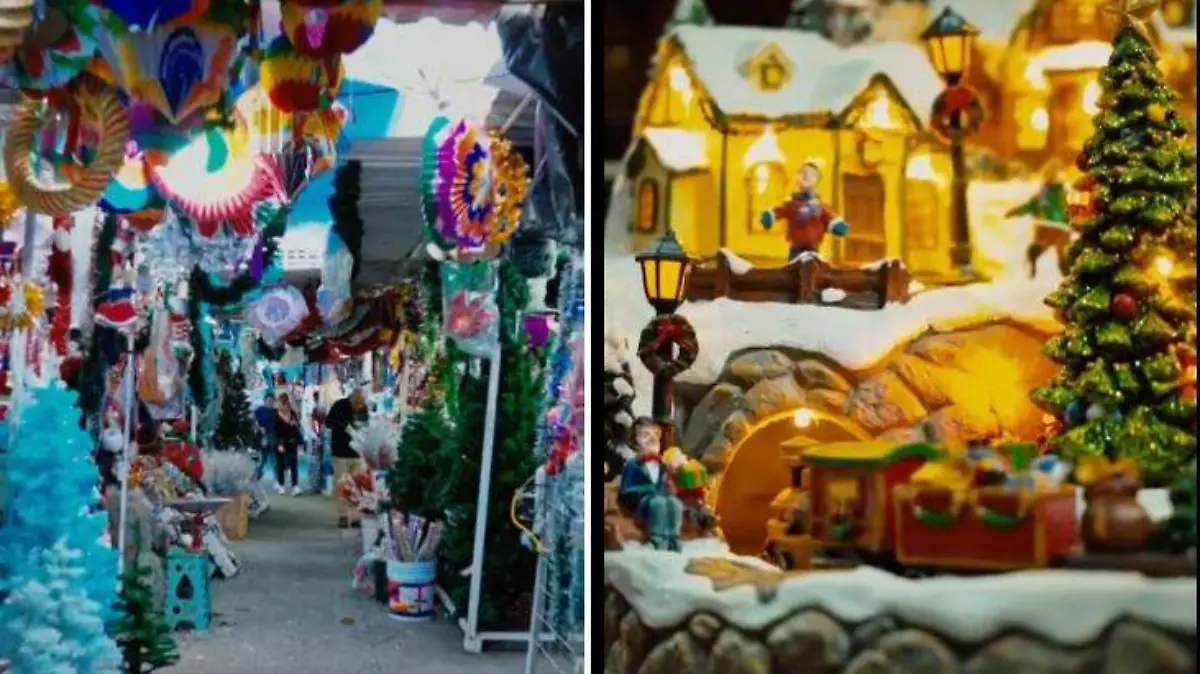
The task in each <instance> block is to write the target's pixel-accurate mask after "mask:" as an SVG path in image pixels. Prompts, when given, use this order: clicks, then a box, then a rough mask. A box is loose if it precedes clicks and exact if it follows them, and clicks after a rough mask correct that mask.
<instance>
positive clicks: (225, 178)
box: [146, 127, 284, 238]
mask: <svg viewBox="0 0 1200 674" xmlns="http://www.w3.org/2000/svg"><path fill="white" fill-rule="evenodd" d="M146 160H147V163H148V165H149V170H148V173H149V176H150V181H151V183H153V185H154V187H155V188H156V189H157V190H158V193H159V194H161V195H162V196H163V197H165V198H166V199H168V200H169V201H170V202H171V204H172V205H173V206H175V208H177V209H179V211H180V212H181V213H182V214H184V215H186V216H187V217H188V218H189V219H190V220H191V221H192V222H193V224H194V225H195V227H196V231H197V233H198V234H199V235H200V236H201V237H204V238H213V237H215V236H216V235H217V234H218V233H219V232H220V228H221V224H222V223H227V224H228V225H229V227H230V229H231V230H232V231H233V233H234V234H235V235H236V236H249V235H252V234H254V233H255V226H254V206H255V204H257V203H259V202H261V201H264V200H267V199H271V198H283V196H284V189H283V186H282V185H280V183H279V168H278V165H277V164H276V163H275V159H274V157H271V156H267V155H255V154H253V153H252V152H251V149H250V144H249V141H248V136H247V133H246V130H245V128H244V127H239V128H235V129H234V130H232V131H227V130H224V129H220V128H215V127H214V128H207V129H201V130H199V131H198V132H197V133H195V134H194V135H193V136H192V137H191V140H190V142H188V143H187V145H185V146H184V147H183V148H181V149H179V150H176V151H175V152H173V153H171V154H169V155H168V154H167V153H165V152H163V151H161V150H157V149H152V150H147V152H146Z"/></svg>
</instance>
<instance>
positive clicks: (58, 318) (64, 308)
mask: <svg viewBox="0 0 1200 674" xmlns="http://www.w3.org/2000/svg"><path fill="white" fill-rule="evenodd" d="M53 222H54V232H55V233H58V232H66V233H68V234H69V233H70V231H71V224H72V221H71V216H69V215H68V216H60V217H56V218H54V220H53ZM47 275H48V276H49V277H50V280H51V281H52V282H53V283H54V285H55V287H56V288H57V292H56V293H55V296H54V322H53V323H51V324H50V344H51V345H52V346H53V347H54V351H55V353H57V354H58V355H59V356H60V357H62V356H65V355H67V334H68V333H69V332H70V331H71V284H72V283H71V282H72V276H73V274H72V271H71V250H70V249H69V248H68V249H67V250H59V249H58V248H57V247H56V246H54V243H53V241H52V242H51V250H50V260H49V266H48V269H47Z"/></svg>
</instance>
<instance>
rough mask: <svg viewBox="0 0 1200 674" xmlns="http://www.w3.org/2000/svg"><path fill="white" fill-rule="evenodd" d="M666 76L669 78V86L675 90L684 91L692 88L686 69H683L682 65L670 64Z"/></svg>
mask: <svg viewBox="0 0 1200 674" xmlns="http://www.w3.org/2000/svg"><path fill="white" fill-rule="evenodd" d="M667 77H669V78H670V80H671V88H672V89H674V90H675V91H678V92H680V93H683V92H684V91H688V90H690V89H691V88H692V86H691V84H690V83H689V82H688V75H687V71H686V70H684V69H683V67H682V66H672V67H671V70H670V71H669V72H668V73H667Z"/></svg>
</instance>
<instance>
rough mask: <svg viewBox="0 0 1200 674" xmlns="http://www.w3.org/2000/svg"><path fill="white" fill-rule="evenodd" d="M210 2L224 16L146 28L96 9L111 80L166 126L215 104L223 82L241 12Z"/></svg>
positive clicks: (234, 6)
mask: <svg viewBox="0 0 1200 674" xmlns="http://www.w3.org/2000/svg"><path fill="white" fill-rule="evenodd" d="M197 4H198V5H199V4H204V5H208V3H207V2H204V3H197ZM215 4H216V6H219V8H220V9H221V10H222V14H226V15H227V16H221V17H220V20H213V19H206V20H203V21H197V22H194V23H188V24H185V25H179V24H171V23H167V24H164V23H158V24H156V25H155V27H154V28H152V29H150V30H148V31H144V30H135V29H134V27H131V26H128V25H126V24H124V23H122V21H121V20H120V19H119V18H117V17H116V15H114V14H113V13H112V12H109V11H103V10H99V11H98V19H99V21H100V23H101V25H102V26H104V29H103V30H101V31H100V33H99V42H98V47H99V50H100V55H101V57H102V59H103V61H104V62H105V63H106V64H107V66H108V68H109V72H110V73H111V76H112V79H113V81H114V83H115V84H116V85H117V86H119V87H120V88H121V89H122V90H123V91H124V92H125V94H126V95H127V96H129V98H130V99H132V100H133V101H140V102H143V103H146V104H148V105H149V106H150V107H152V108H153V109H154V110H155V111H156V112H158V113H159V114H161V115H162V116H163V117H164V118H166V120H167V121H168V122H169V123H170V124H171V125H179V124H180V123H182V122H183V121H185V120H187V119H188V118H189V117H192V116H193V115H195V114H196V113H199V112H201V111H203V110H204V109H206V108H209V107H212V106H214V105H216V104H217V103H218V102H219V101H220V100H221V97H222V95H223V94H224V91H225V88H226V87H227V86H228V79H229V77H228V73H229V72H230V65H231V63H232V62H233V57H234V53H235V51H236V47H237V43H238V37H239V33H240V31H241V30H242V27H243V26H244V24H245V19H246V16H243V14H244V5H242V4H241V3H233V2H220V1H218V2H217V3H215ZM239 7H240V8H242V9H241V10H240V11H239V9H238V8H239ZM216 8H217V7H214V8H213V9H214V11H212V12H211V14H213V15H214V16H215V15H216V14H217V12H216V11H215V9H216Z"/></svg>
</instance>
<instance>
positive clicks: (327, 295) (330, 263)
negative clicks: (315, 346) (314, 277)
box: [317, 231, 354, 325]
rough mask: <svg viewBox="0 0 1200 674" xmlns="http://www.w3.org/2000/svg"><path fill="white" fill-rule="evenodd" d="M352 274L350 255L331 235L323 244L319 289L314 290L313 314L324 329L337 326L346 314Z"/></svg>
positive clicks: (352, 295)
mask: <svg viewBox="0 0 1200 674" xmlns="http://www.w3.org/2000/svg"><path fill="white" fill-rule="evenodd" d="M353 273H354V255H353V254H352V253H351V252H350V249H349V248H347V247H346V244H345V243H344V242H343V241H342V239H341V237H339V236H337V234H336V233H335V232H332V231H331V232H330V233H329V238H328V240H327V241H326V243H325V261H324V263H323V264H322V265H321V285H320V287H319V288H317V311H318V312H319V313H320V314H321V320H323V321H324V322H325V323H326V324H327V325H335V324H337V323H340V322H342V321H343V320H345V319H346V316H347V315H348V314H349V312H350V308H351V307H352V306H353V302H352V300H353V298H354V294H353V289H352V287H351V278H352V276H353Z"/></svg>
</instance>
